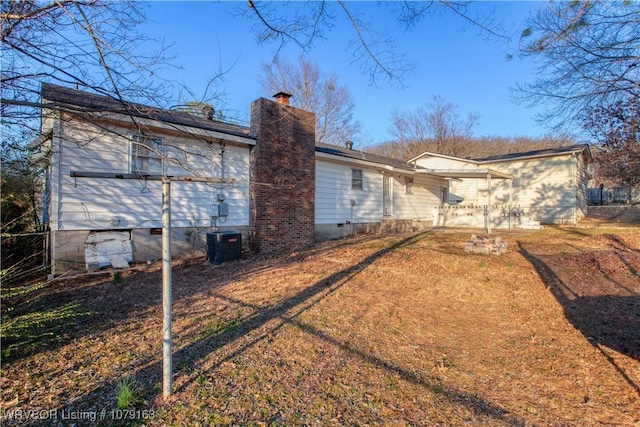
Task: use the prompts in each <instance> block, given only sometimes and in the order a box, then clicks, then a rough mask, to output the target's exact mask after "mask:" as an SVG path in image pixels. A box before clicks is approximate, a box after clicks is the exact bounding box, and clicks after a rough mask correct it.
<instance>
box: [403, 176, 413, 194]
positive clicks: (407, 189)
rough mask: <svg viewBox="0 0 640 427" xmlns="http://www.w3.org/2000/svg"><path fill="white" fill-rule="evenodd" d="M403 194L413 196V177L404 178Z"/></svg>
mask: <svg viewBox="0 0 640 427" xmlns="http://www.w3.org/2000/svg"><path fill="white" fill-rule="evenodd" d="M404 194H413V177H411V176H405V177H404Z"/></svg>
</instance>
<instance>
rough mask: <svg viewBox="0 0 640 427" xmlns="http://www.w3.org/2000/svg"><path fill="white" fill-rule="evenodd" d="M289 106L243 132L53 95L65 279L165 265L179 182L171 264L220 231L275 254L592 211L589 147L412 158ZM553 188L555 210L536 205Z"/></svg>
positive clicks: (208, 116) (56, 259)
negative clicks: (370, 237)
mask: <svg viewBox="0 0 640 427" xmlns="http://www.w3.org/2000/svg"><path fill="white" fill-rule="evenodd" d="M289 96H290V95H289V94H286V93H279V94H276V101H273V100H267V99H264V98H260V99H258V100H256V101H254V102H253V103H252V104H251V125H250V126H241V125H235V124H229V123H224V122H220V121H217V120H215V119H213V117H214V115H213V112H212V111H211V109H209V108H208V107H206V106H205V108H204V109H203V110H202V111H201V112H200V111H198V110H197V109H195V108H194V106H193V105H191V106H190V107H191V108H190V110H189V111H174V110H164V109H154V108H151V107H147V106H143V105H139V104H133V103H126V102H124V103H123V102H119V101H117V100H114V99H111V98H109V97H105V96H99V95H95V94H90V93H86V92H82V91H78V90H74V89H69V88H64V87H60V86H55V85H49V84H45V85H43V87H42V98H43V104H44V105H50V106H51V108H44V109H43V119H42V128H43V135H45V138H46V142H45V144H44V148H45V149H46V152H45V153H46V156H47V159H48V169H47V180H46V187H45V195H44V201H45V203H44V204H45V206H44V215H43V216H44V218H45V221H48V223H49V226H50V230H51V259H52V261H53V264H54V269H55V271H54V272H56V273H57V272H63V271H64V270H65V269H68V268H78V267H86V268H90V267H93V266H96V267H97V266H104V265H109V264H114V262H116V263H117V264H120V262H121V261H123V260H124V261H126V262H131V261H145V260H152V259H159V258H160V257H161V240H162V236H161V234H162V200H163V199H162V191H161V187H162V184H161V178H163V177H164V178H165V179H166V178H167V177H170V180H171V195H170V200H171V226H172V239H171V240H172V252H173V254H174V256H180V255H183V254H185V253H188V252H189V251H194V250H195V251H199V252H201V251H202V250H203V249H204V247H205V244H206V234H207V232H209V231H214V230H235V231H239V232H241V234H242V241H243V244H244V246H245V247H249V248H250V249H252V250H254V251H259V252H262V253H267V254H268V253H280V252H284V251H291V250H295V249H296V248H300V247H304V246H308V245H310V244H312V243H313V242H314V241H318V240H325V239H331V238H338V237H343V236H348V235H351V234H354V233H356V232H395V231H406V230H415V229H421V228H427V227H432V226H434V225H436V226H438V225H440V226H442V225H453V226H469V227H487V228H488V229H489V230H490V228H491V226H492V225H493V226H495V227H504V228H509V227H512V226H516V225H518V224H517V223H512V222H511V214H508V215H507V217H508V218H509V221H507V222H505V221H491V220H489V221H487V218H491V209H488V215H487V209H486V206H485V208H484V210H483V211H482V212H480V213H479V214H478V215H477V216H474V215H469V214H468V213H467V215H465V216H466V218H465V221H459V219H460V218H462V217H463V215H457V214H456V215H449V214H448V213H447V212H448V211H446V208H448V207H451V206H450V205H452V204H453V205H456V204H457V205H459V207H464V206H473V207H477V206H478V205H493V204H495V203H501V204H506V205H508V206H517V207H518V208H520V209H527V210H528V211H530V212H534V207H535V208H536V209H538V208H543V207H544V208H545V209H546V210H544V209H543V210H536V211H535V213H536V214H537V213H538V212H540V213H547V211H548V216H547V217H545V218H547V219H549V220H550V222H563V221H565V219H567V218H574V219H575V220H577V219H579V217H580V216H581V215H579V214H578V213H577V212H578V210H579V209H582V208H581V207H582V202H583V201H585V204H586V199H584V200H583V193H582V190H581V188H582V187H580V191H578V190H576V189H577V188H578V186H581V185H582V184H581V183H582V179H583V178H584V176H583V175H580V174H582V173H583V172H582V171H583V169H584V165H585V163H587V162H588V161H589V160H590V158H589V156H588V155H587V154H588V149H585V148H584V147H583V149H582V150H579V149H578V148H574V149H573V151H569V150H568V149H567V151H562V150H560V151H557V152H553V153H551V152H548V153H538V154H537V155H531V153H529V154H526V153H525V155H521V156H515V157H511V158H509V156H505V157H502V158H492V159H484V160H465V159H458V158H453V157H447V156H442V155H438V154H433V153H424V154H422V155H420V156H418V157H416V158H414V159H411V161H410V162H406V161H402V160H397V159H390V158H387V157H383V156H377V155H374V154H371V153H365V152H362V151H360V150H354V149H353V147H352V145H351V144H350V143H348V142H347V143H346V144H345V146H344V147H339V146H334V145H325V144H316V143H315V130H314V129H315V118H314V115H313V114H312V113H309V112H306V111H303V110H300V109H297V108H294V107H292V106H290V105H289V104H288V97H289ZM585 150H586V151H585ZM565 157H567V159H571V161H569V160H567V159H565ZM572 168H573V169H572ZM571 177H573V178H571ZM567 180H569V183H567V182H566V181H567ZM572 180H573V181H572ZM511 182H513V186H512V187H511V192H509V191H508V189H509V185H510V183H511ZM572 182H573V183H574V184H571V183H572ZM505 183H506V184H505ZM487 184H489V185H488V186H487ZM565 184H566V185H565ZM572 185H573V186H572ZM565 187H566V188H565ZM489 188H490V189H491V191H490V192H489V193H490V194H491V196H490V197H488V195H489V194H488V189H489ZM572 188H573V189H574V190H571V189H572ZM585 189H586V186H585ZM542 191H547V192H548V194H546V195H545V197H544V199H545V200H543V201H541V200H540V199H542V198H539V199H535V197H534V196H535V195H536V194H539V193H541V192H542ZM571 191H573V193H571ZM578 193H579V194H578ZM509 194H511V197H512V201H511V203H509V200H508V198H509ZM488 200H491V201H490V202H489V201H488ZM571 201H575V203H573V204H572V203H571ZM529 203H531V204H529ZM554 203H555V205H556V206H555V207H554ZM546 207H548V209H547V208H546ZM574 208H575V209H574ZM572 209H573V210H572ZM469 212H471V211H469ZM508 212H509V211H508ZM445 213H447V215H448V216H447V215H445ZM554 215H555V216H554ZM496 216H497V215H496ZM443 218H448V219H447V221H443ZM449 218H452V219H451V220H450V219H449ZM456 219H457V221H456ZM503 219H504V218H503ZM494 222H495V224H494ZM114 260H115V261H114Z"/></svg>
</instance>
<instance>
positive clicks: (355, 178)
mask: <svg viewBox="0 0 640 427" xmlns="http://www.w3.org/2000/svg"><path fill="white" fill-rule="evenodd" d="M351 188H356V189H362V170H360V169H351Z"/></svg>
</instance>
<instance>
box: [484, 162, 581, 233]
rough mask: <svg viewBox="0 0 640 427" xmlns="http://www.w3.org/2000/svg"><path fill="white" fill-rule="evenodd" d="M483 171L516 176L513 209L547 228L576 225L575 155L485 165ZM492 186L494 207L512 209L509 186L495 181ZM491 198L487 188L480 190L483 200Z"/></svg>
mask: <svg viewBox="0 0 640 427" xmlns="http://www.w3.org/2000/svg"><path fill="white" fill-rule="evenodd" d="M482 167H486V168H489V169H495V170H499V171H501V172H506V173H509V174H512V175H513V176H514V179H513V184H512V185H513V199H512V203H511V205H512V207H515V208H519V209H521V210H522V211H523V212H524V214H525V215H528V216H530V217H532V218H534V219H536V220H538V221H540V222H541V223H546V224H554V223H555V224H574V223H575V220H576V217H575V212H576V210H575V209H576V183H575V171H576V165H575V161H574V158H573V156H572V155H571V154H565V155H559V156H553V157H541V158H533V159H521V160H511V161H508V162H496V163H483V164H482ZM491 186H492V195H491V196H492V197H491V200H492V203H493V205H494V206H496V205H498V206H506V205H508V203H509V192H508V182H507V181H506V180H496V179H494V180H492V184H491ZM487 195H488V192H487V189H486V186H484V187H480V189H479V192H478V197H479V199H480V200H481V201H482V200H487ZM480 204H483V203H480ZM484 204H486V202H485V203H484Z"/></svg>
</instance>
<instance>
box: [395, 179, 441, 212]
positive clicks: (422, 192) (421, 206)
mask: <svg viewBox="0 0 640 427" xmlns="http://www.w3.org/2000/svg"><path fill="white" fill-rule="evenodd" d="M412 179H413V193H411V194H406V191H405V187H404V184H403V183H404V182H405V180H404V178H397V179H394V191H393V214H394V215H393V216H394V218H396V219H416V220H421V221H425V220H427V221H431V220H432V219H433V208H434V207H435V206H437V205H439V204H440V200H439V195H438V194H439V193H438V189H439V188H440V187H441V186H443V185H446V181H445V180H444V179H442V178H439V177H436V176H433V175H425V174H419V175H415V176H414V177H413V178H412Z"/></svg>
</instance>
